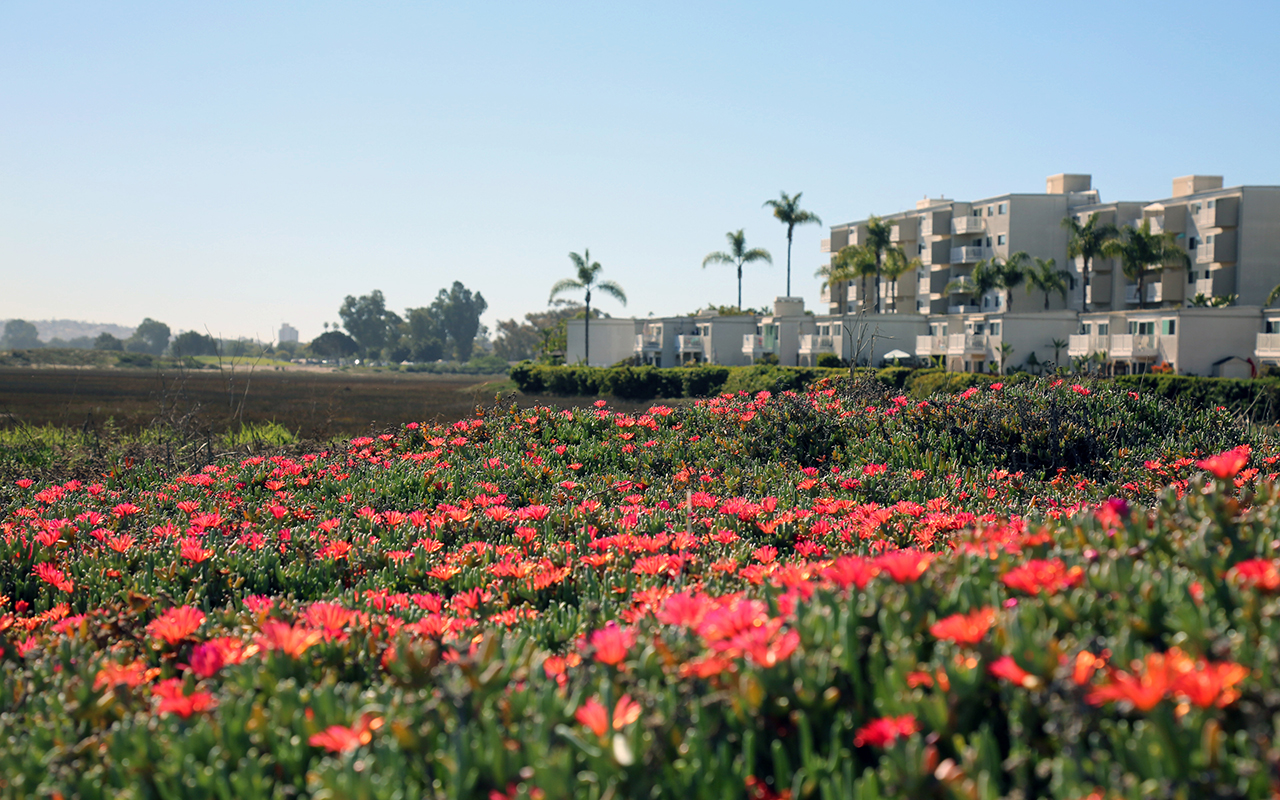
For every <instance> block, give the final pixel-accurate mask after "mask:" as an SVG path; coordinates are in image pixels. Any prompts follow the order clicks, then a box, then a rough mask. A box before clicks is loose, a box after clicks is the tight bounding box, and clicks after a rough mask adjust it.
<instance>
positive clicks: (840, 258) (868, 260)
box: [814, 245, 876, 310]
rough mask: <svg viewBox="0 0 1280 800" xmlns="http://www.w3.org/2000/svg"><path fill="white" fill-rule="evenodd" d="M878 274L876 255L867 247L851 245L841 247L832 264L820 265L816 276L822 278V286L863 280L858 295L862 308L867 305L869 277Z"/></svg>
mask: <svg viewBox="0 0 1280 800" xmlns="http://www.w3.org/2000/svg"><path fill="white" fill-rule="evenodd" d="M875 274H876V261H875V256H873V255H872V254H871V252H870V251H869V250H867V248H865V247H860V246H858V245H850V246H849V247H842V248H840V252H838V253H836V256H835V258H833V259H831V263H830V264H824V265H823V266H821V267H819V268H818V270H817V272H815V273H814V277H818V278H822V286H823V288H826V287H827V286H834V285H835V284H837V283H845V282H853V281H855V280H861V281H862V293H861V294H859V295H858V305H859V307H860V308H861V309H864V310H865V309H866V306H867V278H870V277H871V276H873V275H875Z"/></svg>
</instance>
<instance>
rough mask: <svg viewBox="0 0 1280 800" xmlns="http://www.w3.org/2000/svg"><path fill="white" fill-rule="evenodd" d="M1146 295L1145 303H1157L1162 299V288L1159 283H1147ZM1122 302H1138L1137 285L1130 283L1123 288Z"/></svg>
mask: <svg viewBox="0 0 1280 800" xmlns="http://www.w3.org/2000/svg"><path fill="white" fill-rule="evenodd" d="M1146 295H1147V300H1146V302H1148V303H1159V302H1160V301H1161V299H1162V298H1163V297H1164V286H1163V285H1161V284H1160V283H1148V284H1147V286H1146ZM1124 301H1125V302H1126V303H1136V302H1138V284H1136V283H1131V284H1129V285H1128V286H1126V287H1124Z"/></svg>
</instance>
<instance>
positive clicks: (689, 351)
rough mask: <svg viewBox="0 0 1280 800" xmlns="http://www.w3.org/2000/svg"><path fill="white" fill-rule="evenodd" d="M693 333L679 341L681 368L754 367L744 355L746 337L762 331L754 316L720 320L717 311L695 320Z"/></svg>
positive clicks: (703, 312) (729, 317)
mask: <svg viewBox="0 0 1280 800" xmlns="http://www.w3.org/2000/svg"><path fill="white" fill-rule="evenodd" d="M692 320H693V323H694V327H695V330H694V332H693V333H689V334H683V335H680V336H678V337H676V352H677V355H678V357H679V359H680V362H679V363H681V364H687V363H690V362H693V363H699V364H702V363H706V364H719V365H721V366H725V367H740V366H745V365H746V364H750V363H751V358H750V356H749V355H748V354H746V353H744V352H743V349H742V342H743V337H745V336H747V335H749V334H753V333H754V332H755V330H756V328H757V327H758V322H757V320H758V317H756V316H755V315H754V314H735V315H733V316H720V314H719V313H718V312H716V311H712V310H704V311H700V312H698V315H697V316H696V317H692Z"/></svg>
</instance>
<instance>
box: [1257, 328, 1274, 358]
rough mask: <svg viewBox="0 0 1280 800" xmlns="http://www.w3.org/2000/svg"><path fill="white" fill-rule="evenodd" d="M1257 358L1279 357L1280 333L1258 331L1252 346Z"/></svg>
mask: <svg viewBox="0 0 1280 800" xmlns="http://www.w3.org/2000/svg"><path fill="white" fill-rule="evenodd" d="M1254 350H1255V351H1256V353H1255V355H1257V356H1258V358H1280V333H1260V334H1258V343H1257V344H1256V345H1255V346H1254Z"/></svg>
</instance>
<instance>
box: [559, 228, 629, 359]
mask: <svg viewBox="0 0 1280 800" xmlns="http://www.w3.org/2000/svg"><path fill="white" fill-rule="evenodd" d="M569 260H570V261H572V262H573V266H574V267H575V268H576V269H577V270H578V277H577V278H564V279H563V280H559V281H556V285H555V286H552V287H551V297H550V298H548V299H547V304H548V305H550V304H551V301H552V300H554V299H556V295H558V294H563V293H564V292H568V291H575V290H585V291H586V293H587V303H586V305H587V318H586V319H585V320H584V321H583V326H582V341H583V347H582V357H583V361H585V362H586V363H587V364H588V365H589V364H590V363H591V290H592V289H599V290H600V291H602V292H604V293H605V294H607V295H609V296H610V297H612V298H614V299H615V300H617V301H618V302H619V303H622V304H623V305H624V306H625V305H626V304H627V295H626V293H625V292H623V291H622V287H621V286H619V285H618V284H616V283H614V282H613V281H598V282H597V281H596V276H598V275H599V274H600V270H601V269H602V267H601V266H600V262H598V261H594V262H593V261H592V260H591V251H590V250H585V249H584V250H583V251H582V255H578V254H577V253H570V254H569Z"/></svg>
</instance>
